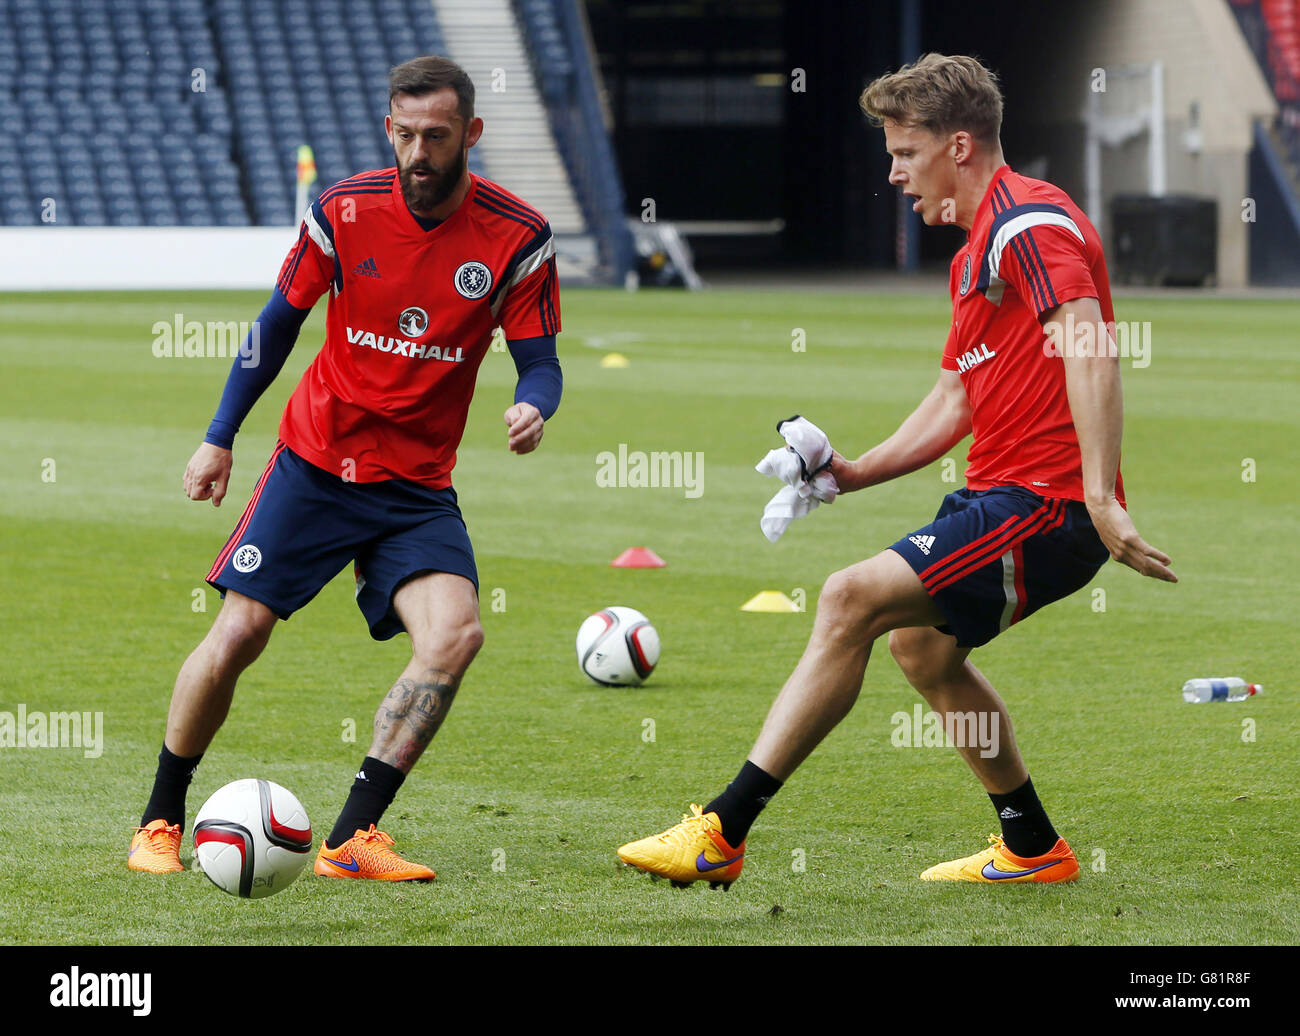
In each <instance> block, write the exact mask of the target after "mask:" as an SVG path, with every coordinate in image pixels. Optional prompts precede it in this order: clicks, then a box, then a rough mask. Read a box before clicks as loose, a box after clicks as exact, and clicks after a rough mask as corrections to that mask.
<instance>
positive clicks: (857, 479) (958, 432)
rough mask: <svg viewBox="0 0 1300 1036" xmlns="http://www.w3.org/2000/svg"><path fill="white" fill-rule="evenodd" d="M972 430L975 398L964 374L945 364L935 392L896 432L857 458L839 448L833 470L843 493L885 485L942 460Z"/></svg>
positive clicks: (832, 460) (832, 472)
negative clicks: (844, 454) (969, 392)
mask: <svg viewBox="0 0 1300 1036" xmlns="http://www.w3.org/2000/svg"><path fill="white" fill-rule="evenodd" d="M970 430H971V417H970V400H969V399H968V398H967V396H966V389H965V387H964V386H963V385H962V383H961V375H960V374H958V373H957V372H956V371H949V370H941V371H940V372H939V380H938V381H936V382H935V383H934V388H932V389H931V390H930V393H929V395H927V396H926V397H925V399H923V400H921V404H920V406H918V407H917V408H916V409H915V410H913V411H912V413H911V414H910V415H909V416H908V417H907V419H906V420H905V421H903V423H902V424H901V425H899V426H898V430H897V431H896V432H894V434H893V435H891V436H890V437H889V438H888V439H886V440H885V441H884V442H882V443H881V444H880V445H879V446H875V447H873V448H872V449H870V450H868V451H867V452H866V453H864V454H863V455H862V456H861V457H859V458H858V459H857V460H846V459H845V458H844V457H841V456H840V455H839V454H838V453H837V454H835V455H834V457H832V458H831V474H832V475H834V476H835V481H836V482H837V483H838V484H839V487H840V492H842V493H849V492H852V491H853V490H855V489H865V488H866V487H867V486H875V485H879V484H880V483H881V482H888V481H889V480H890V479H892V478H898V477H899V476H900V475H906V474H907V473H908V472H911V471H916V470H918V469H920V468H923V467H925V466H926V465H927V464H931V463H933V462H934V461H936V460H938V459H939V458H940V457H942V456H943V455H944V454H945V453H947V452H948V451H949V450H950V449H952V448H953V447H954V446H955V445H957V443H959V442H961V441H962V439H964V438H966V436H968V435H969V434H970Z"/></svg>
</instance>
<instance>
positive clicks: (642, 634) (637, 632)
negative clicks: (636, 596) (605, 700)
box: [578, 606, 659, 687]
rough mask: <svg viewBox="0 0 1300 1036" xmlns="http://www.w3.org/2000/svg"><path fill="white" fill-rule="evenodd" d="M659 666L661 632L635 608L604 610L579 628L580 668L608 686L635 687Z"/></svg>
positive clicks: (592, 616)
mask: <svg viewBox="0 0 1300 1036" xmlns="http://www.w3.org/2000/svg"><path fill="white" fill-rule="evenodd" d="M658 663H659V632H658V630H656V629H655V628H654V627H653V626H652V625H650V620H649V619H647V618H646V617H645V616H644V615H642V614H641V613H640V612H639V611H637V610H636V609H635V608H623V607H617V606H616V607H612V608H604V609H602V610H601V611H598V612H596V613H595V614H594V615H589V616H587V618H586V619H585V620H584V621H583V623H582V625H581V626H579V627H578V665H579V666H580V667H581V668H582V671H583V672H584V673H586V674H587V675H588V676H589V677H591V678H592V679H593V680H595V681H596V683H599V684H604V685H605V686H607V687H635V686H636V685H637V684H640V683H642V682H643V681H644V680H645V679H646V677H648V676H649V675H650V674H651V673H652V672H654V668H655V666H656V665H658Z"/></svg>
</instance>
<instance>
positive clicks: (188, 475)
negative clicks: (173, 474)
mask: <svg viewBox="0 0 1300 1036" xmlns="http://www.w3.org/2000/svg"><path fill="white" fill-rule="evenodd" d="M233 462H234V457H233V455H232V454H231V452H230V451H229V450H223V449H222V448H221V447H220V446H214V445H212V443H210V442H205V443H203V444H202V445H201V446H199V448H198V449H197V450H195V451H194V456H193V457H191V458H190V462H189V463H188V464H186V465H185V479H184V482H185V495H186V496H188V497H189V498H190V499H191V500H207V499H209V498H211V500H212V506H213V507H220V506H221V501H222V500H224V499H225V497H226V486H227V485H229V483H230V466H231V464H232V463H233Z"/></svg>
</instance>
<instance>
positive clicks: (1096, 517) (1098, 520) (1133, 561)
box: [1088, 497, 1178, 583]
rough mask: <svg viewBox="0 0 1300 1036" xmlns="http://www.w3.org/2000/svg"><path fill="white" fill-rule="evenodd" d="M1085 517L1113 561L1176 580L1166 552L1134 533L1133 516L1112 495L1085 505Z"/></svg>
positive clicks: (1156, 577) (1148, 574) (1172, 580)
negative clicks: (1099, 501) (1088, 518)
mask: <svg viewBox="0 0 1300 1036" xmlns="http://www.w3.org/2000/svg"><path fill="white" fill-rule="evenodd" d="M1088 516H1089V517H1090V518H1091V519H1092V524H1093V527H1094V528H1095V529H1096V530H1097V535H1098V536H1100V537H1101V542H1102V543H1104V544H1105V545H1106V549H1107V550H1109V551H1110V556H1111V557H1112V558H1114V559H1115V560H1116V561H1119V562H1122V563H1123V564H1125V565H1128V567H1129V568H1131V569H1133V570H1134V571H1135V572H1140V573H1141V574H1142V575H1144V576H1150V577H1151V578H1152V579H1163V580H1164V581H1165V582H1166V583H1176V582H1178V577H1177V576H1176V575H1174V574H1173V572H1172V571H1170V569H1169V566H1170V565H1171V564H1173V562H1172V561H1171V560H1170V559H1169V555H1167V554H1165V553H1164V552H1163V551H1160V550H1157V549H1156V548H1155V547H1153V546H1151V544H1149V543H1148V542H1147V541H1146V540H1144V539H1143V538H1142V537H1141V536H1139V535H1138V531H1137V526H1135V525H1134V524H1133V519H1132V518H1130V517H1129V515H1128V512H1127V511H1126V510H1124V508H1122V507H1121V506H1120V505H1119V501H1118V500H1116V499H1115V498H1114V497H1111V498H1110V499H1109V500H1106V501H1103V502H1102V503H1100V504H1089V505H1088Z"/></svg>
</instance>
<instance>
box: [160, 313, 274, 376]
mask: <svg viewBox="0 0 1300 1036" xmlns="http://www.w3.org/2000/svg"><path fill="white" fill-rule="evenodd" d="M151 330H152V332H153V336H154V337H153V345H152V347H151V348H152V351H153V354H154V355H155V356H157V357H158V358H159V359H179V358H181V357H187V358H194V359H197V358H207V359H213V358H221V359H227V360H233V359H235V358H236V357H238V358H239V361H240V366H241V367H256V366H257V365H258V364H260V363H261V362H262V332H261V325H260V324H259V323H258V322H257V321H256V320H254V321H253V322H252V323H249V322H248V321H247V320H238V321H236V320H208V321H206V322H205V321H202V320H186V319H185V318H184V315H183V314H181V313H174V314H172V320H171V322H170V323H169V322H168V321H166V320H156V321H154V325H153V327H152V328H151Z"/></svg>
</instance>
